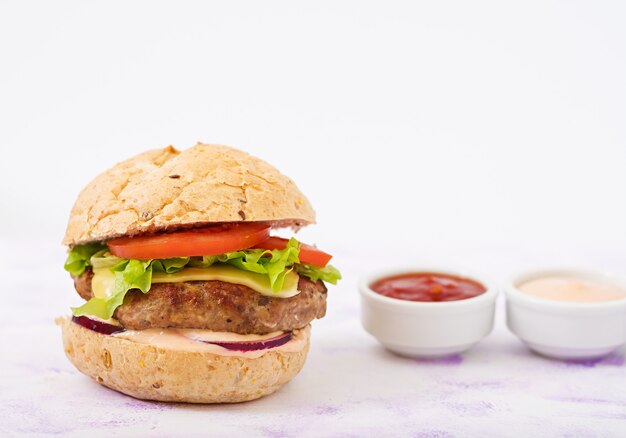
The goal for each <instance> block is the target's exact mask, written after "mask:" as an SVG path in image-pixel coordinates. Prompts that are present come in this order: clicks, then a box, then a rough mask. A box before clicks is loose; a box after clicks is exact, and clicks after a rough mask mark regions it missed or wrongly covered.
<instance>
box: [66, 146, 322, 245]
mask: <svg viewBox="0 0 626 438" xmlns="http://www.w3.org/2000/svg"><path fill="white" fill-rule="evenodd" d="M241 221H246V222H258V221H263V222H270V223H272V225H274V226H278V227H286V226H289V227H292V228H296V229H297V228H299V227H301V226H304V225H307V224H310V223H313V222H315V212H314V211H313V208H312V207H311V204H310V203H309V201H308V199H307V198H306V197H305V196H304V195H303V194H302V193H301V192H300V190H299V189H298V187H296V185H295V184H294V182H293V181H292V180H291V179H289V178H288V177H286V176H285V175H283V174H281V173H280V172H279V171H278V170H276V169H275V168H274V167H272V166H270V165H269V164H267V163H266V162H265V161H263V160H260V159H258V158H255V157H253V156H251V155H249V154H247V153H245V152H242V151H239V150H237V149H234V148H231V147H228V146H221V145H209V144H202V143H198V144H197V145H195V146H194V147H191V148H189V149H186V150H184V151H178V150H176V149H175V148H173V147H172V146H168V147H166V148H164V149H158V150H151V151H148V152H144V153H142V154H139V155H137V156H135V157H133V158H131V159H129V160H126V161H123V162H121V163H119V164H117V165H115V166H113V167H112V168H111V169H109V170H107V171H106V172H104V173H102V174H100V175H98V176H97V177H96V178H95V179H94V180H93V181H91V182H90V183H89V184H88V185H87V187H85V188H84V189H83V190H82V191H81V192H80V194H79V195H78V199H77V200H76V203H75V204H74V207H73V208H72V212H71V214H70V220H69V223H68V225H67V231H66V232H65V237H64V239H63V243H64V244H66V245H76V244H83V243H89V242H97V241H105V240H109V239H112V238H115V237H119V236H132V235H136V234H142V233H151V232H156V231H164V230H175V229H181V228H191V227H195V226H201V225H206V224H211V223H219V222H241Z"/></svg>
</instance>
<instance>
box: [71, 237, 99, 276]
mask: <svg viewBox="0 0 626 438" xmlns="http://www.w3.org/2000/svg"><path fill="white" fill-rule="evenodd" d="M105 248H106V246H104V245H101V244H99V243H90V244H88V245H76V246H75V247H74V248H72V250H71V251H70V252H69V253H68V254H67V259H66V260H65V266H64V268H65V270H66V271H67V272H69V273H70V274H72V275H76V276H78V275H81V274H82V273H83V272H85V268H86V267H87V266H91V257H92V256H93V255H94V254H96V253H97V252H99V251H102V250H103V249H105Z"/></svg>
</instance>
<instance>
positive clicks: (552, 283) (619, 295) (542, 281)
mask: <svg viewBox="0 0 626 438" xmlns="http://www.w3.org/2000/svg"><path fill="white" fill-rule="evenodd" d="M518 289H519V290H520V291H522V292H524V293H526V294H528V295H533V296H536V297H539V298H544V299H547V300H554V301H569V302H575V303H597V302H603V301H615V300H621V299H625V298H626V290H624V289H622V288H619V287H617V286H615V285H612V284H610V283H603V282H601V281H592V280H587V279H584V278H580V277H574V276H547V277H541V278H536V279H534V280H530V281H527V282H525V283H522V284H521V285H520V286H518Z"/></svg>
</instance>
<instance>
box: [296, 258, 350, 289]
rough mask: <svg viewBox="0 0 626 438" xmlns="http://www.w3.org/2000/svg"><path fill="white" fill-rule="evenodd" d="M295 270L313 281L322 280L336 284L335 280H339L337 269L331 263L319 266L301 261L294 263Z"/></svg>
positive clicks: (339, 275) (339, 274)
mask: <svg viewBox="0 0 626 438" xmlns="http://www.w3.org/2000/svg"><path fill="white" fill-rule="evenodd" d="M296 272H297V273H298V274H300V275H304V276H305V277H309V278H310V279H311V280H313V281H317V280H322V281H326V282H328V283H331V284H337V282H338V281H339V280H341V273H340V272H339V269H337V268H335V267H334V266H331V265H326V266H324V267H323V268H321V267H319V266H313V265H308V264H305V263H303V264H300V265H296Z"/></svg>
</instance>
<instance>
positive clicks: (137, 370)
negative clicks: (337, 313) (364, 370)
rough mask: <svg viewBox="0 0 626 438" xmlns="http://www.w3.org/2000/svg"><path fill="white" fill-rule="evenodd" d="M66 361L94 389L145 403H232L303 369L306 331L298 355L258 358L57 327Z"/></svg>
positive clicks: (274, 352)
mask: <svg viewBox="0 0 626 438" xmlns="http://www.w3.org/2000/svg"><path fill="white" fill-rule="evenodd" d="M59 323H60V325H61V328H62V331H63V345H64V347H65V353H66V354H67V357H68V358H69V359H70V361H71V362H72V363H73V364H74V366H75V367H76V368H78V370H79V371H81V372H82V373H84V374H86V375H88V376H90V377H91V378H93V379H95V380H96V381H97V382H98V383H100V384H102V385H104V386H107V387H109V388H112V389H115V390H116V391H119V392H122V393H124V394H127V395H130V396H133V397H136V398H140V399H145V400H158V401H168V402H186V403H236V402H243V401H248V400H254V399H257V398H259V397H263V396H265V395H268V394H271V393H273V392H274V391H276V390H277V389H278V388H280V387H281V386H282V385H284V384H285V383H287V382H289V381H290V380H291V379H292V378H294V377H295V375H296V374H298V372H299V371H300V370H301V369H302V367H303V366H304V361H305V360H306V356H307V353H308V350H309V330H303V332H304V333H305V335H306V343H305V346H304V348H302V350H300V351H298V352H286V351H280V350H270V351H268V352H267V353H265V354H264V355H262V356H261V357H258V358H246V357H238V356H221V355H218V354H213V353H208V352H194V351H179V350H171V349H164V348H160V347H155V346H153V345H148V344H141V343H138V342H133V341H129V340H126V339H122V338H117V337H115V336H108V335H102V334H100V333H96V332H94V331H92V330H89V329H86V328H84V327H82V326H79V325H78V324H75V323H73V322H72V321H71V320H69V319H68V318H63V319H62V320H61V321H59Z"/></svg>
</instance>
